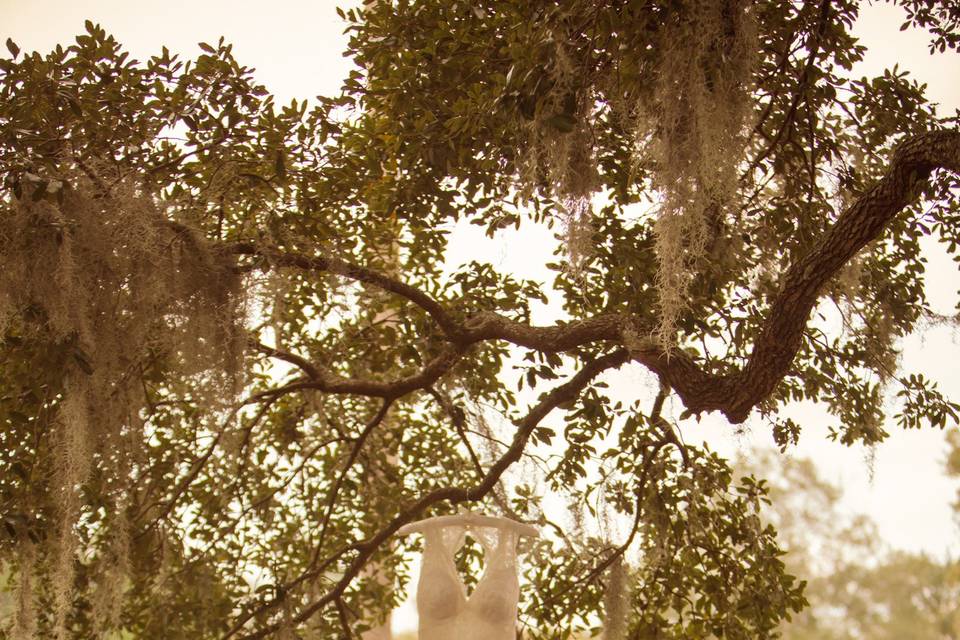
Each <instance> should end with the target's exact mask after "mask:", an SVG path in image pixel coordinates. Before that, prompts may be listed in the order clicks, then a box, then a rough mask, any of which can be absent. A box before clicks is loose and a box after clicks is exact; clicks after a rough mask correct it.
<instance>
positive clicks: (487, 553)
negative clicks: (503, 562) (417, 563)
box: [428, 525, 512, 605]
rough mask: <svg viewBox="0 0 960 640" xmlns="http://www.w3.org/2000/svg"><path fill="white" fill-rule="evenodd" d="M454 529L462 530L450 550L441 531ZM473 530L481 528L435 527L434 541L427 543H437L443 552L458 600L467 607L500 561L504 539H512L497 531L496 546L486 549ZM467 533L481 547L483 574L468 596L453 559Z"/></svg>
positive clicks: (506, 533)
mask: <svg viewBox="0 0 960 640" xmlns="http://www.w3.org/2000/svg"><path fill="white" fill-rule="evenodd" d="M455 528H456V529H462V531H461V532H460V534H459V535H458V536H457V538H456V544H455V548H452V549H450V548H448V547H447V544H446V542H445V541H444V537H443V530H444V529H455ZM474 528H482V527H471V526H457V525H454V526H449V525H447V526H439V527H436V529H435V530H434V531H432V532H431V533H433V534H434V535H436V540H434V541H430V542H429V543H428V544H437V543H438V544H439V545H440V547H441V549H442V550H443V556H444V558H445V562H446V564H447V568H448V569H449V571H450V573H451V575H452V577H453V578H454V579H455V580H456V582H457V585H458V586H459V587H460V588H459V590H458V592H459V594H460V599H461V601H462V602H463V603H464V605H467V604H469V603H470V601H471V600H472V599H473V597H474V596H475V595H476V594H477V593H478V592H479V591H480V588H481V587H482V586H483V585H484V584H485V583H486V580H487V578H488V576H490V575H491V568H492V567H491V565H494V564H496V562H497V561H498V560H499V559H500V553H501V551H502V549H503V545H504V543H505V540H504V539H505V538H509V537H512V536H511V535H510V534H509V533H508V532H507V531H504V530H498V531H497V541H496V544H495V545H494V546H492V547H487V545H486V544H485V543H484V540H483V537H482V535H478V534H475V533H474V532H472V531H471V530H472V529H474ZM467 533H473V534H474V535H473V537H475V538H476V540H477V542H479V543H480V546H481V547H483V573H481V574H480V578H479V580H477V584H476V586H474V588H473V592H472V593H469V594H468V593H467V585H466V583H465V582H464V581H463V576H462V575H460V570H459V569H458V568H457V563H456V559H455V556H456V554H457V552H458V551H459V550H460V549H461V548H462V547H463V544H464V540H465V538H466V535H467Z"/></svg>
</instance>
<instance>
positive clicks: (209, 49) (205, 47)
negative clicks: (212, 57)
mask: <svg viewBox="0 0 960 640" xmlns="http://www.w3.org/2000/svg"><path fill="white" fill-rule="evenodd" d="M199 45H200V48H201V49H203V50H204V51H206V52H207V53H216V52H217V50H216V49H214V48H213V47H212V46H210V45H209V44H207V43H206V42H200V43H199Z"/></svg>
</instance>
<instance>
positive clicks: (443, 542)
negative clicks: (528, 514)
mask: <svg viewBox="0 0 960 640" xmlns="http://www.w3.org/2000/svg"><path fill="white" fill-rule="evenodd" d="M457 518H459V516H452V517H450V516H447V517H441V518H436V519H435V520H436V522H432V521H430V520H426V521H423V522H421V523H417V525H415V527H416V529H415V530H416V531H419V532H421V533H423V536H424V547H423V559H422V563H421V568H420V582H419V584H418V585H417V611H418V613H419V615H420V631H419V640H515V638H516V637H517V603H518V600H519V597H520V583H519V581H518V580H517V539H518V538H519V536H520V535H536V534H535V532H534V533H531V531H530V529H532V528H530V527H527V526H526V525H520V523H513V522H512V521H510V520H506V519H501V518H497V519H496V520H499V521H502V522H503V523H504V525H506V523H510V525H514V526H509V525H506V526H502V525H498V526H478V525H477V524H451V521H456V519H457ZM472 518H477V519H482V520H485V521H492V520H494V519H493V518H487V517H483V516H480V517H476V516H472V517H471V516H467V517H465V518H464V521H465V522H467V521H469V520H470V519H472ZM517 525H519V526H517ZM413 530H414V529H408V530H407V531H406V532H408V533H412V532H413ZM467 532H469V533H470V534H471V535H472V536H473V537H474V538H476V539H477V540H478V541H479V542H480V544H481V545H482V546H483V550H484V560H485V567H484V571H483V575H482V576H481V578H480V581H479V582H478V583H477V586H476V588H475V589H474V590H473V593H471V594H470V596H469V597H468V596H467V589H466V587H465V586H464V584H463V581H462V580H461V579H460V574H459V573H458V572H457V567H456V564H455V563H454V555H455V554H456V553H457V551H458V550H459V549H460V547H461V546H463V542H464V536H465V534H466V533H467ZM402 533H404V531H403V530H401V534H402Z"/></svg>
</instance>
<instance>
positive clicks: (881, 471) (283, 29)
mask: <svg viewBox="0 0 960 640" xmlns="http://www.w3.org/2000/svg"><path fill="white" fill-rule="evenodd" d="M337 4H342V5H347V6H350V5H353V4H356V3H348V2H342V3H336V2H332V1H330V0H304V1H293V0H272V1H271V2H262V1H257V2H251V1H249V0H234V1H226V0H202V1H199V2H198V1H196V0H191V1H188V0H163V1H162V2H161V1H157V0H136V1H133V2H131V1H129V0H100V1H97V0H72V1H64V0H29V1H28V0H0V40H6V38H7V37H8V36H9V37H12V38H13V39H14V40H15V41H16V42H17V43H18V44H19V45H20V47H21V48H22V49H24V50H26V51H32V50H34V49H36V50H39V51H41V52H46V51H47V50H49V49H51V48H52V47H54V46H55V45H56V44H58V43H62V44H65V43H69V42H72V39H73V37H74V36H75V35H77V34H79V33H81V32H82V31H83V22H84V20H85V19H91V20H93V21H94V22H99V23H100V24H101V25H102V26H103V27H104V28H105V29H106V30H107V31H108V32H109V33H112V34H113V35H115V36H116V37H117V38H118V39H119V41H120V42H121V43H122V44H123V45H124V47H125V48H126V49H128V50H130V51H131V52H132V55H134V56H135V57H137V58H139V59H145V58H146V57H147V56H149V55H152V54H155V53H157V52H158V51H159V49H160V47H161V46H162V45H166V46H167V47H169V48H170V50H171V51H173V52H179V53H182V54H184V55H186V56H187V57H193V56H196V55H198V54H199V53H200V49H199V48H198V47H197V44H196V43H197V42H199V41H207V42H215V41H216V40H217V39H218V38H219V36H221V35H223V36H225V38H226V40H227V41H229V42H231V43H233V45H234V53H235V55H236V57H237V59H238V60H239V62H240V63H241V64H244V65H248V66H253V67H255V68H256V69H257V73H256V76H257V79H258V80H259V81H261V82H263V83H264V84H266V86H267V88H268V89H270V90H271V91H273V92H274V94H275V95H276V96H277V98H278V102H281V103H283V102H288V101H289V100H290V99H291V98H305V97H313V96H315V95H317V94H325V95H332V94H334V93H336V91H337V89H338V87H339V83H340V79H341V78H342V77H343V76H344V75H345V73H346V71H347V69H348V64H349V62H348V61H347V60H346V59H344V58H343V57H342V56H341V51H342V50H343V48H344V45H345V42H346V40H345V36H344V35H343V34H342V31H343V28H344V26H345V25H344V23H343V22H342V21H341V20H340V18H339V17H338V16H337V15H336V13H335V12H334V7H335V6H336V5H337ZM902 15H903V14H902V11H901V10H900V9H898V8H896V7H892V6H889V5H886V4H883V5H875V6H872V7H867V8H866V9H865V11H864V16H863V17H862V18H861V20H860V22H858V23H857V25H856V32H857V34H858V35H859V36H860V37H861V40H862V41H863V42H864V44H866V45H867V46H868V47H869V50H870V53H869V57H868V59H867V61H865V62H864V63H863V64H862V65H861V66H860V67H859V68H858V69H857V70H856V71H855V73H856V74H857V75H875V74H879V73H881V72H882V70H883V69H884V68H885V67H892V66H893V65H894V64H895V63H899V65H900V68H901V69H907V70H909V71H910V72H911V74H912V75H913V76H914V77H916V78H918V79H919V80H920V81H922V82H925V83H927V85H928V93H929V95H930V96H931V98H932V99H933V100H935V101H937V102H939V103H941V105H942V109H941V113H950V112H952V111H953V110H954V109H960V56H958V55H939V56H935V57H931V56H929V55H928V54H927V38H926V35H925V34H924V33H918V32H915V31H906V32H900V31H899V26H900V23H901V22H902ZM455 241H456V242H457V244H456V246H457V248H458V250H459V251H461V253H462V256H463V259H464V260H467V259H474V258H477V259H484V260H489V261H491V262H493V263H494V264H495V265H497V266H498V267H499V268H501V269H504V270H511V271H514V272H516V273H517V274H518V275H520V276H522V277H531V278H539V279H543V278H544V277H545V275H546V272H545V270H544V268H543V263H544V262H545V260H546V259H547V258H548V257H549V248H550V246H551V240H550V238H549V237H547V236H544V237H525V238H524V239H523V246H524V251H523V252H512V251H511V250H510V249H511V247H515V246H517V245H516V244H514V243H515V242H516V241H517V238H516V237H512V236H510V235H509V234H504V235H501V236H500V237H498V238H497V239H495V240H494V241H492V242H484V243H481V242H480V241H479V240H478V239H477V237H475V236H470V235H465V236H461V237H459V238H455ZM537 248H539V250H537ZM929 248H930V251H929V257H930V263H931V269H932V271H933V274H934V275H933V277H931V278H930V281H931V282H930V283H929V284H928V294H929V296H930V298H931V300H932V302H933V304H934V306H935V308H937V309H938V310H940V311H943V312H951V311H952V310H953V309H954V305H955V303H956V302H957V300H956V289H957V286H958V280H960V278H958V274H957V269H956V266H955V265H953V264H951V262H950V260H949V258H948V257H946V256H945V254H944V253H943V251H941V250H939V249H938V248H937V247H936V246H934V244H933V243H931V245H930V247H929ZM958 361H960V343H958V335H957V333H956V330H951V329H949V328H938V329H932V330H929V331H927V332H926V333H925V335H924V336H922V337H921V336H914V337H911V338H910V339H908V340H907V341H906V343H905V345H904V359H903V363H902V364H903V367H904V369H905V370H910V371H919V370H922V371H925V372H927V373H928V374H929V377H931V378H932V379H934V380H936V381H938V382H939V383H940V385H941V387H942V388H944V389H945V390H946V391H948V392H949V395H950V396H951V397H953V398H960V376H957V375H956V374H957V371H958V368H957V366H956V362H958ZM616 385H617V386H618V387H620V388H621V389H623V393H624V395H625V396H627V397H629V396H632V395H633V394H635V393H636V392H637V389H649V388H651V380H650V377H649V376H648V375H647V374H645V373H643V372H642V371H640V370H638V369H632V370H628V371H626V372H625V373H623V374H622V375H621V376H620V377H619V378H618V379H617V380H616ZM791 413H792V415H793V417H794V418H795V419H797V420H798V422H800V423H801V424H803V425H805V427H804V428H805V430H804V433H803V436H802V439H801V444H800V445H799V447H797V448H796V449H794V450H793V452H792V455H797V456H810V457H813V458H814V459H815V460H817V462H818V464H819V466H820V468H821V470H822V472H823V474H824V475H825V477H826V478H827V479H829V480H831V481H834V482H837V483H839V484H841V486H842V487H843V488H844V491H845V499H846V503H847V505H848V506H849V507H850V508H851V509H852V510H856V511H863V512H866V513H868V514H869V515H871V516H872V517H873V518H874V519H875V520H876V521H877V522H878V524H879V525H880V531H881V533H882V535H883V537H884V539H885V540H886V541H887V543H888V544H890V545H891V546H895V547H899V548H904V549H911V550H926V551H928V552H930V553H933V554H936V555H943V554H944V553H945V552H947V551H948V550H952V553H953V555H954V556H956V555H957V554H958V553H960V544H958V540H960V537H958V535H957V528H956V523H955V522H953V520H952V518H951V513H950V510H949V508H948V505H949V503H950V502H951V500H952V499H953V498H954V497H955V495H956V493H955V492H956V483H954V482H950V481H949V480H947V479H946V478H945V477H944V476H943V474H942V462H943V457H944V451H945V449H944V440H943V434H942V433H939V432H935V431H930V430H925V431H919V432H908V433H904V432H901V431H899V430H897V429H896V428H895V427H893V426H890V427H888V430H889V431H891V433H892V435H891V437H890V438H889V439H888V441H887V442H885V443H884V444H883V445H881V446H879V447H878V448H877V449H876V451H875V452H873V455H874V461H873V464H872V465H869V464H867V463H866V462H865V460H866V458H867V456H868V453H869V452H865V451H863V450H861V449H859V448H853V449H849V448H845V447H842V446H840V445H836V444H832V443H829V442H827V441H826V440H825V438H824V437H823V436H824V434H825V433H826V430H825V427H822V426H820V425H823V424H824V422H825V416H824V415H823V414H822V413H819V412H817V411H816V410H812V409H810V408H805V407H799V408H797V409H795V410H793V411H792V412H791ZM749 426H750V425H748V427H749ZM684 437H685V438H686V439H688V440H690V441H699V440H702V439H707V440H708V441H709V442H710V443H711V446H712V447H713V448H715V449H718V450H720V451H722V452H725V453H728V454H733V453H736V452H737V451H738V450H746V449H748V448H749V447H750V446H751V444H753V443H761V444H764V445H766V444H768V443H770V442H771V439H770V436H769V433H768V432H767V431H766V430H765V429H764V427H763V425H762V424H760V423H757V424H754V425H753V426H752V428H748V432H747V434H745V435H735V434H734V433H733V430H732V429H731V428H730V426H729V425H727V424H725V423H723V422H722V421H721V420H717V419H706V420H704V422H703V423H701V424H700V425H696V427H695V428H687V429H686V430H685V431H684ZM871 469H872V473H871ZM401 618H402V621H401V624H400V626H401V627H403V628H408V627H409V626H410V624H411V618H409V617H408V616H401Z"/></svg>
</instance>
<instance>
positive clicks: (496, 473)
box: [222, 349, 630, 640]
mask: <svg viewBox="0 0 960 640" xmlns="http://www.w3.org/2000/svg"><path fill="white" fill-rule="evenodd" d="M629 359H630V355H629V352H627V350H626V349H617V350H616V351H614V352H612V353H609V354H607V355H605V356H601V357H599V358H597V359H596V360H592V361H590V362H588V363H586V364H585V365H584V366H583V368H582V369H580V371H578V372H577V373H576V374H575V375H574V376H573V377H572V378H571V379H570V380H568V381H567V382H565V383H564V384H562V385H560V386H558V387H556V388H554V389H553V390H552V391H550V392H549V393H547V394H545V395H544V396H542V397H541V399H540V401H539V402H538V403H537V404H536V405H535V406H534V407H533V408H532V409H531V410H530V411H529V412H528V413H527V415H526V416H524V417H523V418H522V419H521V420H520V421H518V422H517V423H516V426H517V431H516V433H515V434H514V437H513V442H512V443H511V445H510V448H509V449H508V450H507V451H506V453H504V455H503V456H501V457H500V458H499V459H498V460H497V461H496V462H495V463H494V464H493V465H492V466H491V467H490V468H489V469H488V470H487V473H486V475H485V476H484V477H483V478H482V479H481V480H480V482H478V483H477V484H476V485H474V486H473V487H470V488H461V487H444V488H441V489H436V490H434V491H432V492H430V493H428V494H427V495H425V496H423V497H422V498H420V499H419V500H417V501H416V502H414V503H413V504H412V505H410V506H409V507H407V508H406V509H405V510H404V511H402V512H401V513H399V514H398V515H397V516H396V517H394V518H393V520H391V521H390V522H389V523H388V524H387V525H386V526H385V527H383V528H382V529H381V530H380V531H379V532H378V533H376V534H375V535H373V536H372V537H370V538H368V539H367V540H364V541H363V542H360V543H357V544H356V545H353V548H354V549H356V550H357V551H358V552H359V553H358V555H357V557H356V558H354V559H353V561H352V562H351V563H350V564H349V566H348V567H347V568H346V570H345V571H344V573H343V576H342V577H341V578H340V580H339V581H338V582H337V583H336V585H334V586H333V588H332V589H330V591H328V592H327V593H326V594H325V595H324V596H322V597H321V598H319V599H318V600H316V601H314V602H313V603H311V604H310V605H308V606H307V607H305V608H304V609H303V610H302V611H300V613H298V614H297V615H296V616H295V617H294V618H293V619H292V622H293V623H294V624H300V623H302V622H304V621H306V620H308V619H309V618H311V617H312V616H313V615H314V614H316V613H317V612H318V611H320V610H321V609H323V608H324V607H326V606H327V605H329V604H330V603H335V602H336V601H337V599H338V598H340V597H342V596H343V594H344V593H345V592H346V590H347V588H348V587H349V585H350V583H351V582H352V581H353V579H354V578H355V577H356V576H357V575H358V574H359V573H360V570H361V569H363V567H364V565H365V564H366V563H367V561H368V560H369V559H370V556H372V555H373V554H374V552H375V551H376V550H377V549H378V548H379V547H380V545H382V544H383V543H384V542H386V541H387V540H388V539H389V538H390V537H391V536H393V535H394V534H395V533H396V532H397V530H399V529H400V527H402V526H403V525H405V524H407V523H409V522H413V521H414V520H415V519H416V518H418V517H420V516H421V514H423V513H424V512H425V511H426V510H427V509H428V508H430V507H432V506H434V505H436V504H438V503H441V502H447V503H450V504H459V503H462V502H474V501H477V500H481V499H483V498H484V497H485V496H486V495H487V494H488V493H490V491H491V490H492V489H493V488H494V486H496V483H497V482H498V481H499V479H500V477H501V476H502V475H503V473H504V472H505V471H506V470H507V469H508V468H509V467H510V465H512V464H513V463H515V462H516V461H517V460H519V459H520V457H521V455H522V454H523V450H524V448H525V447H526V444H527V441H528V440H529V439H530V434H532V433H533V430H534V429H535V428H536V427H537V425H538V424H539V423H540V421H541V420H543V418H544V417H545V416H546V415H547V414H548V413H550V412H551V411H552V410H553V409H555V408H556V407H557V406H559V405H561V404H564V403H566V402H570V401H572V400H574V399H576V397H577V396H578V395H579V393H580V392H581V391H582V390H583V389H584V388H585V387H586V386H587V385H588V384H589V383H590V382H591V381H593V380H594V379H595V378H596V377H597V376H598V375H600V374H601V373H603V372H604V371H607V370H608V369H614V368H618V367H620V366H621V365H623V364H624V363H625V362H627V361H628V360H629ZM312 573H314V572H308V573H307V574H304V575H302V576H300V577H299V578H297V579H295V580H294V581H293V582H292V583H291V585H288V586H287V587H286V588H285V589H284V591H288V590H289V588H290V587H292V586H295V585H297V584H300V583H301V582H303V580H304V579H306V577H307V575H309V574H312ZM278 605H279V601H278V600H276V599H275V600H274V601H271V602H269V603H266V604H264V605H262V606H261V607H260V608H259V609H257V610H256V611H255V612H251V613H250V614H248V615H246V616H244V620H243V621H241V622H240V623H238V624H235V625H234V626H233V627H232V628H231V629H230V631H228V632H227V633H226V634H225V635H224V636H223V638H222V640H228V639H229V638H231V637H233V636H234V635H236V634H237V633H238V632H239V631H240V629H241V628H242V625H243V623H244V622H245V621H246V620H249V619H250V618H252V617H253V616H255V615H257V613H263V612H265V611H267V610H269V609H272V608H275V607H276V606H278ZM279 627H280V625H279V623H272V624H270V625H267V626H265V627H263V628H261V629H259V630H257V631H255V632H253V633H250V634H248V635H245V636H242V640H256V639H258V638H264V637H267V636H269V635H270V634H272V633H274V632H275V631H277V629H279Z"/></svg>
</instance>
